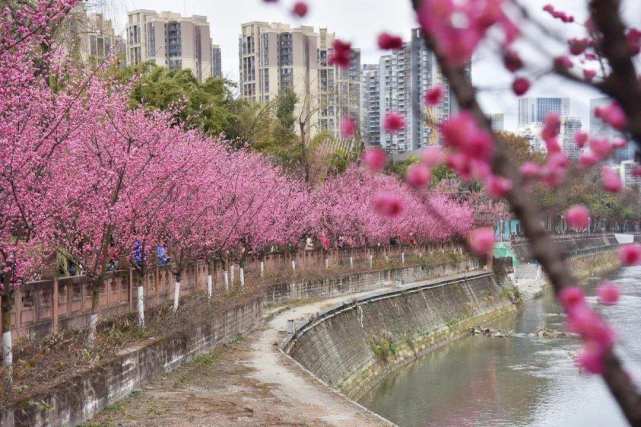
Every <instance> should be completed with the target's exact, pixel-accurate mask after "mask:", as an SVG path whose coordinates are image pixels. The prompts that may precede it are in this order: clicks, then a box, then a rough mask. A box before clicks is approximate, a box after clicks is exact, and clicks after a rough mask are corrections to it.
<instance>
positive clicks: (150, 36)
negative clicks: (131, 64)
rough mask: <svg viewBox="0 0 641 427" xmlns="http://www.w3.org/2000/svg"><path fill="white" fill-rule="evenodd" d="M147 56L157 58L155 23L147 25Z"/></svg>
mask: <svg viewBox="0 0 641 427" xmlns="http://www.w3.org/2000/svg"><path fill="white" fill-rule="evenodd" d="M147 55H148V56H156V31H154V24H153V22H150V23H148V24H147Z"/></svg>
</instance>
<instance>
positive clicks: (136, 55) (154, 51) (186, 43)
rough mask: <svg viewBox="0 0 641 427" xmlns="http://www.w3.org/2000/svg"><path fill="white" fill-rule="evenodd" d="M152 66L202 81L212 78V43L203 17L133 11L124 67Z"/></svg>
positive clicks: (128, 31) (129, 15)
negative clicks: (144, 64) (188, 72)
mask: <svg viewBox="0 0 641 427" xmlns="http://www.w3.org/2000/svg"><path fill="white" fill-rule="evenodd" d="M148 61H149V62H153V63H155V64H156V65H160V66H163V67H167V68H169V69H170V70H183V69H188V70H191V71H192V73H193V74H194V77H196V79H198V80H199V81H204V80H206V79H207V78H209V77H211V75H212V69H213V66H212V41H211V35H210V30H209V23H208V22H207V18H206V17H204V16H192V17H182V16H181V15H179V14H177V13H172V12H160V13H158V12H154V11H151V10H135V11H133V12H129V14H128V23H127V65H137V64H140V63H143V62H148Z"/></svg>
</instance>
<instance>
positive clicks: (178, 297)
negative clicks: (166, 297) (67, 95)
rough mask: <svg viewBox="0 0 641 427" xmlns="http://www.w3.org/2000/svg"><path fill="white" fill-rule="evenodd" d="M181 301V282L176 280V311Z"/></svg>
mask: <svg viewBox="0 0 641 427" xmlns="http://www.w3.org/2000/svg"><path fill="white" fill-rule="evenodd" d="M179 302H180V282H179V281H176V284H175V285H174V313H175V312H177V311H178V303H179Z"/></svg>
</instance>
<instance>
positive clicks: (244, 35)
mask: <svg viewBox="0 0 641 427" xmlns="http://www.w3.org/2000/svg"><path fill="white" fill-rule="evenodd" d="M334 40H335V35H334V33H330V32H328V31H327V29H325V28H321V29H320V30H319V31H318V32H317V31H315V30H314V27H310V26H301V27H296V28H293V27H291V26H289V25H287V24H281V23H268V22H248V23H245V24H242V26H241V36H240V38H239V57H240V58H239V59H240V84H239V87H240V96H241V98H243V99H246V100H249V101H254V102H270V101H273V100H274V99H276V98H277V97H278V95H279V94H280V93H282V92H283V91H285V90H292V91H293V92H294V93H295V94H296V96H297V98H298V103H297V105H296V111H295V115H296V116H297V117H299V116H300V115H301V113H302V115H303V116H308V117H309V120H308V134H309V135H312V136H313V135H316V134H318V133H319V132H323V131H325V132H328V133H330V134H331V135H334V136H339V135H340V123H341V120H342V119H343V118H344V117H351V118H353V119H354V120H356V121H357V123H358V122H360V119H361V112H360V108H361V99H360V92H361V79H360V75H361V64H360V50H358V49H354V50H353V57H352V63H351V66H350V68H349V69H346V70H343V69H341V68H339V67H337V66H336V65H332V64H330V63H329V58H330V57H331V54H332V51H333V48H332V45H333V42H334ZM359 127H360V125H359ZM296 131H297V132H298V131H299V129H296Z"/></svg>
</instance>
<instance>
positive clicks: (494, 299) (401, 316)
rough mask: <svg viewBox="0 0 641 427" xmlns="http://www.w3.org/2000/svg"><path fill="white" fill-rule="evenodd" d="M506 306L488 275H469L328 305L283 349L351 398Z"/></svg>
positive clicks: (506, 292) (506, 297) (509, 305)
mask: <svg viewBox="0 0 641 427" xmlns="http://www.w3.org/2000/svg"><path fill="white" fill-rule="evenodd" d="M514 309H515V308H514V305H513V304H512V303H511V302H510V299H509V290H507V289H503V288H501V287H500V286H498V285H497V283H496V281H495V279H494V276H493V275H492V274H491V273H487V272H477V273H470V274H467V275H464V276H461V277H459V278H456V279H449V280H443V281H437V282H432V283H430V284H425V285H415V286H411V287H407V288H404V289H401V290H398V291H393V292H387V293H384V294H381V295H376V296H373V297H368V298H365V299H362V300H357V301H354V302H351V303H348V304H345V305H342V306H340V307H336V308H334V309H332V310H329V311H327V312H325V313H323V314H321V315H319V316H318V317H317V318H316V319H313V320H311V321H310V322H308V323H307V324H306V325H304V326H303V327H301V328H300V329H299V330H298V331H297V332H296V334H295V335H294V336H293V337H292V339H291V340H290V341H288V343H287V344H286V346H285V350H286V351H287V352H288V354H289V355H290V356H292V357H293V358H294V359H295V360H297V361H298V362H299V363H300V364H301V365H303V366H304V367H305V368H306V369H308V370H309V371H311V372H312V373H313V374H315V375H316V376H317V377H319V378H320V379H321V380H323V381H324V382H325V383H327V384H328V385H330V386H332V387H334V388H337V389H339V390H340V391H342V392H343V393H345V394H346V395H347V396H349V397H351V398H355V399H357V398H358V397H359V396H361V395H362V394H363V393H364V392H366V391H367V390H368V389H370V388H371V387H372V386H373V385H375V384H376V382H377V381H378V380H380V379H381V378H383V377H384V376H385V375H386V374H387V373H389V372H391V371H393V370H394V369H395V368H396V367H398V366H399V365H401V364H404V363H407V362H409V361H411V360H413V359H415V358H417V357H418V356H420V355H421V354H424V353H426V352H428V351H430V350H431V349H434V348H436V347H437V346H440V345H443V344H445V343H447V342H448V341H451V340H454V339H456V338H459V337H461V336H463V335H465V334H467V333H469V329H470V328H471V327H473V326H475V325H477V324H478V323H479V322H484V321H487V320H489V319H490V318H493V317H496V316H498V315H500V314H503V313H505V312H508V311H512V310H514Z"/></svg>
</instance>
